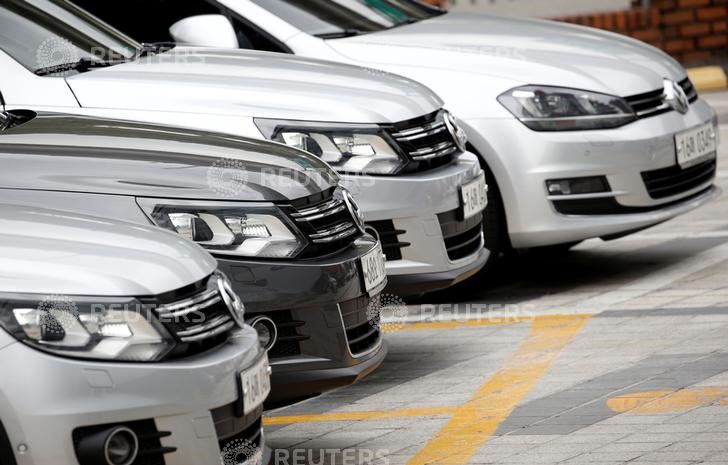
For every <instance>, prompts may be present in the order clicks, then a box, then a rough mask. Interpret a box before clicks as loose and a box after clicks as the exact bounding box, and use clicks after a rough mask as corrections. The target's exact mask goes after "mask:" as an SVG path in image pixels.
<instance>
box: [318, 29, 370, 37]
mask: <svg viewBox="0 0 728 465" xmlns="http://www.w3.org/2000/svg"><path fill="white" fill-rule="evenodd" d="M361 34H366V31H360V30H359V29H343V30H341V31H336V32H324V33H321V34H315V36H316V37H318V38H320V39H342V38H344V37H354V36H358V35H361Z"/></svg>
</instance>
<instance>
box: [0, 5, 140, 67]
mask: <svg viewBox="0 0 728 465" xmlns="http://www.w3.org/2000/svg"><path fill="white" fill-rule="evenodd" d="M0 49H2V50H3V51H5V53H7V54H8V55H10V56H11V57H13V58H14V59H15V60H16V61H18V62H19V63H20V64H22V65H23V66H25V67H26V68H28V69H29V70H31V71H33V72H39V71H40V70H47V69H49V68H53V67H61V66H62V65H67V64H70V63H74V62H79V61H82V62H83V61H85V62H87V63H94V62H122V61H126V60H130V59H133V58H134V57H136V56H137V55H139V54H140V53H141V52H142V50H143V48H142V46H141V45H140V44H139V43H137V42H135V41H133V40H132V39H130V38H128V37H126V36H125V35H123V34H121V33H120V32H118V31H116V30H114V29H112V28H110V27H109V26H107V25H105V24H104V23H102V22H100V21H99V20H97V19H96V18H94V17H93V16H91V15H89V14H88V13H86V12H85V11H83V10H81V9H79V8H77V7H76V6H74V5H72V4H70V3H68V2H66V1H64V0H0Z"/></svg>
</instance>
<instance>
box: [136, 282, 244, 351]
mask: <svg viewBox="0 0 728 465" xmlns="http://www.w3.org/2000/svg"><path fill="white" fill-rule="evenodd" d="M164 297H166V299H165V298H160V297H156V298H149V299H142V300H143V301H144V302H145V303H147V304H150V305H152V306H153V308H156V310H155V311H156V313H157V316H158V317H159V319H160V321H161V323H162V324H163V325H164V327H165V328H166V329H167V330H168V331H169V332H170V334H171V335H172V336H173V337H174V338H175V340H176V341H177V345H176V347H175V349H174V350H173V351H172V352H171V353H170V354H169V355H168V356H167V358H170V359H175V358H183V357H190V356H193V355H197V354H201V353H203V352H206V351H208V350H210V349H213V348H215V347H218V346H220V345H221V344H223V343H225V342H226V341H227V340H228V338H229V337H230V333H231V332H232V331H233V330H234V329H235V328H237V326H238V325H237V323H236V322H235V320H234V318H233V316H232V315H231V313H230V309H229V308H228V307H227V305H225V302H224V301H223V300H222V296H221V295H220V290H219V288H218V285H217V277H216V276H215V275H212V276H210V277H208V278H207V279H206V280H203V281H200V282H199V283H197V284H196V286H194V287H187V288H185V289H184V290H183V291H177V292H175V293H170V294H167V295H165V296H164Z"/></svg>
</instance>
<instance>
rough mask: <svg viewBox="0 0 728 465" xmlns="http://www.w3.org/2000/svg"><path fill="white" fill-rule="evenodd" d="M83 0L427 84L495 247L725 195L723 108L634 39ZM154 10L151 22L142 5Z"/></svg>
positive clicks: (321, 4)
mask: <svg viewBox="0 0 728 465" xmlns="http://www.w3.org/2000/svg"><path fill="white" fill-rule="evenodd" d="M78 2H79V3H80V4H82V5H83V6H85V7H87V8H89V9H90V11H91V12H94V13H95V14H98V15H99V16H101V17H102V18H103V19H106V20H108V21H109V22H111V24H112V25H115V26H117V27H119V28H120V29H122V30H126V31H130V32H136V31H141V30H144V29H146V30H148V31H152V32H154V34H156V35H155V37H162V38H159V39H157V40H164V39H163V37H164V36H163V33H164V32H165V29H164V28H165V27H168V26H169V25H170V24H172V22H174V26H173V27H172V30H171V31H170V32H171V34H172V38H174V39H175V40H178V41H180V42H185V43H197V42H199V41H201V40H203V39H202V38H204V40H205V43H206V44H207V45H213V44H215V45H220V46H223V45H225V44H228V43H229V41H224V40H220V38H221V37H229V36H232V37H235V38H237V39H238V46H239V47H242V48H253V49H265V50H275V51H278V52H283V53H289V54H295V55H297V56H302V57H314V58H319V59H326V60H334V61H338V62H341V63H349V64H357V65H360V66H367V67H371V68H377V69H382V70H386V71H388V72H392V73H397V74H400V75H402V76H406V77H409V78H411V79H415V80H417V81H419V82H421V83H423V84H425V85H426V86H428V87H429V88H431V89H433V90H434V91H435V92H436V93H437V94H438V95H439V96H440V97H442V99H443V100H444V101H445V105H446V106H447V108H448V109H449V110H451V111H452V112H453V113H455V114H456V115H458V117H459V118H460V120H461V124H462V126H463V127H464V129H465V130H466V132H467V133H468V136H469V138H470V142H469V148H470V150H471V151H472V152H475V153H476V154H477V155H479V157H480V160H481V163H482V165H483V168H484V169H485V172H486V176H487V179H488V184H489V187H490V191H489V197H490V198H489V206H488V208H487V209H486V221H485V224H486V225H487V226H486V228H485V238H486V247H488V248H489V249H490V250H491V251H492V252H494V254H493V255H497V253H498V252H501V251H506V250H510V249H511V248H515V249H526V248H536V247H544V246H553V247H552V248H557V249H563V250H566V249H568V248H569V246H572V245H574V244H575V243H578V242H579V241H582V240H584V239H589V238H596V237H601V238H604V239H613V238H618V237H621V236H624V235H627V234H630V233H632V232H634V231H638V230H641V229H644V228H647V227H650V226H653V225H656V224H658V223H661V222H664V221H667V220H669V219H671V218H673V217H675V216H678V215H681V214H683V213H686V212H688V211H690V210H693V209H695V208H697V207H699V206H700V205H703V204H705V203H706V202H708V201H710V200H711V199H713V198H714V197H715V196H716V194H717V192H718V191H717V188H716V187H714V184H713V180H714V178H715V174H716V153H717V152H716V147H717V144H718V135H717V131H716V129H715V128H716V123H717V120H716V118H715V113H714V112H713V110H711V108H710V107H709V106H708V104H707V103H705V102H704V101H703V100H701V99H700V97H699V96H698V93H697V92H696V90H695V88H694V87H693V85H692V83H691V82H690V80H689V79H688V76H687V73H686V72H685V69H684V68H683V67H682V66H681V65H680V64H679V63H678V62H676V61H675V60H673V59H672V58H670V57H669V56H668V55H667V54H665V53H663V52H661V51H660V50H658V49H656V48H653V47H651V46H649V45H647V44H644V43H642V42H639V41H637V40H633V39H630V38H628V37H625V36H621V35H618V34H612V33H609V32H604V31H599V30H596V29H589V28H585V27H581V26H572V25H567V24H563V23H557V22H554V21H544V20H534V19H520V18H509V17H499V16H493V15H485V14H474V13H458V12H447V11H443V10H439V9H436V8H432V7H429V6H427V5H425V4H424V3H422V2H420V1H417V0H380V1H376V2H373V1H365V0H351V1H346V2H344V1H334V0H322V1H300V0H185V1H184V2H179V1H177V0H124V1H123V2H122V1H120V0H117V1H104V2H99V1H96V0H78ZM122 4H123V5H124V6H123V7H122V6H121V5H122ZM135 5H136V6H135ZM141 5H143V7H142V6H141ZM142 8H143V11H144V12H145V14H146V16H145V18H146V19H145V20H140V19H139V18H138V15H136V14H135V13H136V12H137V11H140V10H141V9H142ZM210 15H223V16H224V17H225V18H228V23H227V25H226V24H225V23H224V22H223V21H217V22H216V23H215V24H216V27H215V29H214V31H213V30H212V29H211V28H210V27H209V24H210V20H209V17H210ZM151 18H153V20H150V19H151ZM165 21H166V22H167V24H164V22H165ZM225 31H227V34H226V32H225ZM142 38H144V37H142Z"/></svg>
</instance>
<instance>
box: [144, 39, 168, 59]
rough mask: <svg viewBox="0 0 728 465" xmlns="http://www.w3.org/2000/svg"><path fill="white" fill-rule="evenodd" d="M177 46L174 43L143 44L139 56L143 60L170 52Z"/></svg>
mask: <svg viewBox="0 0 728 465" xmlns="http://www.w3.org/2000/svg"><path fill="white" fill-rule="evenodd" d="M176 46H177V44H175V43H174V42H152V43H144V44H142V49H141V51H140V52H139V54H138V55H137V56H138V57H140V58H143V57H146V56H150V55H158V54H160V53H164V52H169V51H170V50H172V49H173V48H175V47H176Z"/></svg>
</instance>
